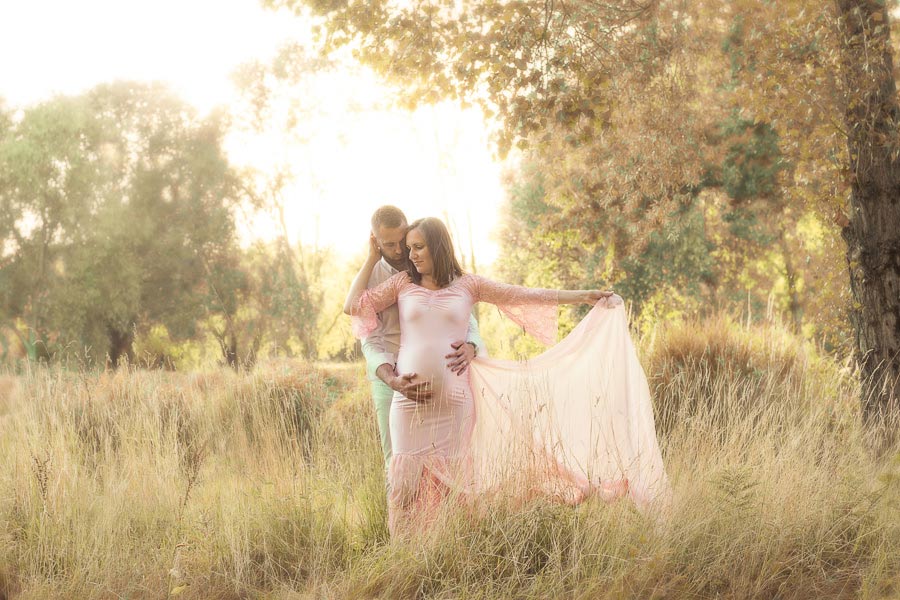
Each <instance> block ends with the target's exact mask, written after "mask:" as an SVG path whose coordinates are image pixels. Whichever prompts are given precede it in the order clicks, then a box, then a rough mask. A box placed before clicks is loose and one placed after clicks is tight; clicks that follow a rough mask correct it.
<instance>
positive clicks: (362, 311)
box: [350, 271, 409, 338]
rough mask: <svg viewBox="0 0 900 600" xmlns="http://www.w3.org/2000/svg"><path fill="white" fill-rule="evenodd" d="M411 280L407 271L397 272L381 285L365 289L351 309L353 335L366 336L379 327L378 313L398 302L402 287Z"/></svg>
mask: <svg viewBox="0 0 900 600" xmlns="http://www.w3.org/2000/svg"><path fill="white" fill-rule="evenodd" d="M408 281H409V275H408V274H407V273H406V271H403V272H400V273H397V274H396V275H394V276H393V277H391V278H390V279H388V280H387V281H385V282H384V283H382V284H381V285H378V286H376V287H373V288H372V289H368V290H365V291H364V292H363V293H362V294H360V295H359V298H357V299H356V302H354V303H353V306H352V307H351V309H350V325H351V327H352V328H353V335H355V336H356V337H358V338H365V337H367V336H368V335H369V334H370V333H372V332H373V331H375V328H376V327H378V313H379V312H381V311H383V310H384V309H386V308H387V307H389V306H391V305H392V304H394V303H395V302H397V297H398V296H399V295H400V289H401V288H402V287H403V286H404V285H405V284H406V283H407V282H408Z"/></svg>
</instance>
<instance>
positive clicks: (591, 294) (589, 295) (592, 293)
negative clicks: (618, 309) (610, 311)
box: [585, 290, 622, 308]
mask: <svg viewBox="0 0 900 600" xmlns="http://www.w3.org/2000/svg"><path fill="white" fill-rule="evenodd" d="M585 295H586V299H585V302H586V303H587V304H590V305H594V304H597V303H598V302H599V303H602V304H603V305H604V306H606V307H607V308H612V307H613V306H617V305H619V304H621V303H622V299H621V298H620V297H619V296H616V293H615V292H613V291H612V290H609V291H604V290H587V291H586V292H585Z"/></svg>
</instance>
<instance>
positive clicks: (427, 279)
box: [420, 275, 441, 290]
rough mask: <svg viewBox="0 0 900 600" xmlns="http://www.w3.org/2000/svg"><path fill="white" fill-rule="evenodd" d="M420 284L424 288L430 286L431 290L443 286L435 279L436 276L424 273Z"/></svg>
mask: <svg viewBox="0 0 900 600" xmlns="http://www.w3.org/2000/svg"><path fill="white" fill-rule="evenodd" d="M420 285H421V286H422V287H423V288H428V289H429V290H439V289H441V286H439V285H438V284H437V282H436V281H435V280H434V277H432V276H431V275H422V281H421V283H420Z"/></svg>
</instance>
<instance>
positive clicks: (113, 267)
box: [0, 83, 239, 364]
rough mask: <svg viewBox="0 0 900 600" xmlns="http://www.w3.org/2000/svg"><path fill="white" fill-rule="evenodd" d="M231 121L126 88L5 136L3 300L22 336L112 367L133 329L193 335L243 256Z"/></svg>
mask: <svg viewBox="0 0 900 600" xmlns="http://www.w3.org/2000/svg"><path fill="white" fill-rule="evenodd" d="M224 125H225V123H224V121H223V120H222V119H221V118H220V117H219V116H217V115H213V116H211V117H210V118H208V119H206V120H203V121H201V120H199V119H198V118H197V117H196V116H194V114H193V111H192V110H191V109H190V108H189V107H188V106H187V105H185V104H184V103H183V102H182V101H181V100H179V99H178V98H176V97H175V96H173V95H172V94H171V93H170V92H169V91H167V90H166V89H164V88H162V87H160V86H153V85H149V86H148V85H139V84H131V83H116V84H109V85H102V86H99V87H97V88H95V89H94V90H92V91H90V92H88V93H87V94H85V95H84V96H80V97H77V98H65V97H61V98H57V99H54V100H51V101H49V102H46V103H44V104H41V105H38V106H35V107H32V108H29V109H27V110H25V111H24V115H23V117H22V119H21V120H20V121H18V122H17V123H15V125H14V126H13V128H12V130H11V131H10V132H9V133H8V134H7V135H6V136H5V137H4V138H3V139H2V141H0V178H2V183H3V185H2V189H0V212H2V214H4V216H5V217H6V218H5V219H4V220H3V221H4V224H5V225H6V227H5V228H4V229H3V230H2V231H0V234H2V238H0V241H2V243H3V244H4V246H5V247H7V248H11V249H12V251H11V255H10V257H9V259H8V262H7V263H6V264H3V265H0V279H2V280H3V283H4V285H3V286H2V288H0V289H2V292H0V304H2V306H3V310H2V312H3V313H4V314H6V315H8V316H11V317H19V318H21V319H22V320H23V322H24V326H25V328H26V329H25V332H23V336H24V337H26V338H28V337H30V336H36V337H37V338H38V339H40V340H43V342H44V345H45V352H47V353H51V352H52V353H56V354H63V353H65V352H66V351H67V349H69V350H72V349H74V351H75V352H81V349H82V348H88V349H89V353H90V354H91V355H93V357H94V358H95V359H97V360H100V361H101V362H102V361H103V360H104V358H105V357H108V358H109V359H110V360H111V361H112V362H113V364H116V363H117V362H118V361H119V360H120V359H121V358H126V357H127V358H132V343H133V338H134V334H135V332H143V331H148V330H149V329H151V328H152V327H154V326H163V327H165V328H166V330H167V331H168V332H169V334H170V335H174V336H176V337H178V338H181V339H184V338H186V337H191V336H193V335H195V327H196V323H197V320H198V319H199V318H200V317H202V315H203V314H204V307H203V304H202V301H201V300H202V295H201V294H199V293H198V292H200V291H201V288H202V286H203V284H204V281H205V280H206V273H207V271H208V269H209V268H210V265H211V264H215V263H216V262H217V261H220V260H222V258H223V257H224V256H226V255H228V254H229V253H232V252H234V251H235V250H236V246H235V237H234V223H233V218H232V215H231V210H232V207H233V204H234V203H235V202H236V201H237V200H238V199H239V191H238V186H237V179H236V176H235V174H234V173H233V172H232V170H231V168H230V167H229V165H228V163H227V161H226V159H225V157H224V154H223V152H222V149H221V141H222V136H223V134H224ZM73 346H74V348H73Z"/></svg>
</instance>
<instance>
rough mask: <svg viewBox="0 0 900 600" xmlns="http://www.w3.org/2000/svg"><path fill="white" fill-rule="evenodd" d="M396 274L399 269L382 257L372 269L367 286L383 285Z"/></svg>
mask: <svg viewBox="0 0 900 600" xmlns="http://www.w3.org/2000/svg"><path fill="white" fill-rule="evenodd" d="M396 274H397V270H396V269H394V268H393V267H391V266H390V265H389V264H387V262H385V260H384V259H383V258H382V259H381V260H379V261H378V262H377V263H375V267H374V268H373V269H372V274H371V275H370V276H369V282H368V284H367V285H366V287H369V288H373V287H375V286H377V285H381V284H382V283H384V282H385V281H387V280H388V279H390V278H391V277H393V276H394V275H396Z"/></svg>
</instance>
